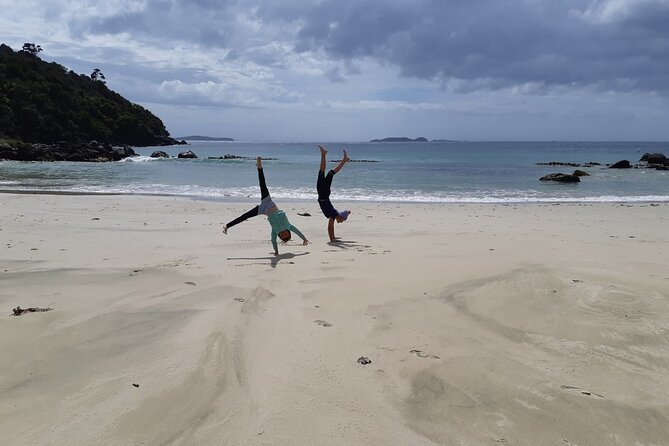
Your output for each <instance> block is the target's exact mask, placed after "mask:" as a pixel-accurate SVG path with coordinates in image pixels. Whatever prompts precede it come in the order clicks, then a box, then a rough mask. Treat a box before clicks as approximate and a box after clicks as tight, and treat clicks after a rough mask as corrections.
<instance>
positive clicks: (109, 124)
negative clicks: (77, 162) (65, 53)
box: [0, 44, 177, 146]
mask: <svg viewBox="0 0 669 446" xmlns="http://www.w3.org/2000/svg"><path fill="white" fill-rule="evenodd" d="M26 45H29V47H26ZM26 45H24V50H21V51H17V52H15V51H13V50H12V49H11V48H10V47H9V46H7V45H0V138H7V139H16V140H20V141H24V142H30V143H54V142H59V141H70V142H87V141H91V140H96V141H99V142H105V143H111V144H128V145H131V146H147V145H166V144H176V143H177V141H176V140H174V139H172V138H170V136H169V133H168V132H167V130H166V129H165V126H164V124H163V122H162V121H161V120H160V119H159V118H158V117H156V116H155V115H153V114H152V113H151V112H150V111H148V110H147V109H145V108H144V107H141V106H139V105H137V104H133V103H132V102H130V101H128V100H127V99H125V98H124V97H123V96H121V95H120V94H118V93H116V92H114V91H112V90H110V89H109V88H107V86H106V84H105V83H104V81H103V79H104V75H103V74H102V72H101V71H100V70H99V69H97V68H96V69H95V70H94V71H93V73H92V74H91V75H90V76H86V75H83V74H77V73H75V72H73V71H70V70H68V69H67V68H65V67H63V66H62V65H59V64H57V63H55V62H52V63H48V62H45V61H43V60H41V59H40V58H39V57H32V56H34V55H35V54H34V53H33V52H32V51H31V50H34V51H36V52H39V51H40V50H41V48H40V49H39V50H38V49H37V48H39V46H38V45H34V44H26ZM30 45H33V46H30ZM26 48H27V50H25V49H26Z"/></svg>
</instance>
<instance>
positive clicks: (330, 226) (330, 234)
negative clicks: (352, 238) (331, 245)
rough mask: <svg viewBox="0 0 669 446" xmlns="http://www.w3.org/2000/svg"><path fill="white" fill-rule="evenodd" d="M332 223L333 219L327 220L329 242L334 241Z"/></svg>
mask: <svg viewBox="0 0 669 446" xmlns="http://www.w3.org/2000/svg"><path fill="white" fill-rule="evenodd" d="M334 223H335V219H334V218H329V219H328V235H329V236H330V241H331V242H334V241H335V240H336V239H335V234H334Z"/></svg>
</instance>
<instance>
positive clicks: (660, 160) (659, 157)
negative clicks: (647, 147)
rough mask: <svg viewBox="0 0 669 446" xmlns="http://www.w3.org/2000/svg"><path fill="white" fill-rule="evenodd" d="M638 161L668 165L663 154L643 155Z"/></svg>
mask: <svg viewBox="0 0 669 446" xmlns="http://www.w3.org/2000/svg"><path fill="white" fill-rule="evenodd" d="M639 161H644V162H646V163H648V164H662V165H664V166H666V165H669V158H667V157H666V156H665V155H664V154H663V153H644V154H643V156H642V157H641V159H640V160H639Z"/></svg>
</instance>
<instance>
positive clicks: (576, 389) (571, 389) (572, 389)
mask: <svg viewBox="0 0 669 446" xmlns="http://www.w3.org/2000/svg"><path fill="white" fill-rule="evenodd" d="M560 389H562V390H564V391H568V392H577V393H580V394H581V395H585V396H597V397H599V398H606V397H605V396H604V395H600V394H599V393H595V392H591V391H589V390H584V389H581V388H580V387H576V386H560Z"/></svg>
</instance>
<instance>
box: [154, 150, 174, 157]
mask: <svg viewBox="0 0 669 446" xmlns="http://www.w3.org/2000/svg"><path fill="white" fill-rule="evenodd" d="M169 157H170V156H169V155H168V154H167V153H165V152H163V151H162V150H156V151H155V152H153V153H152V154H151V158H169Z"/></svg>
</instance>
